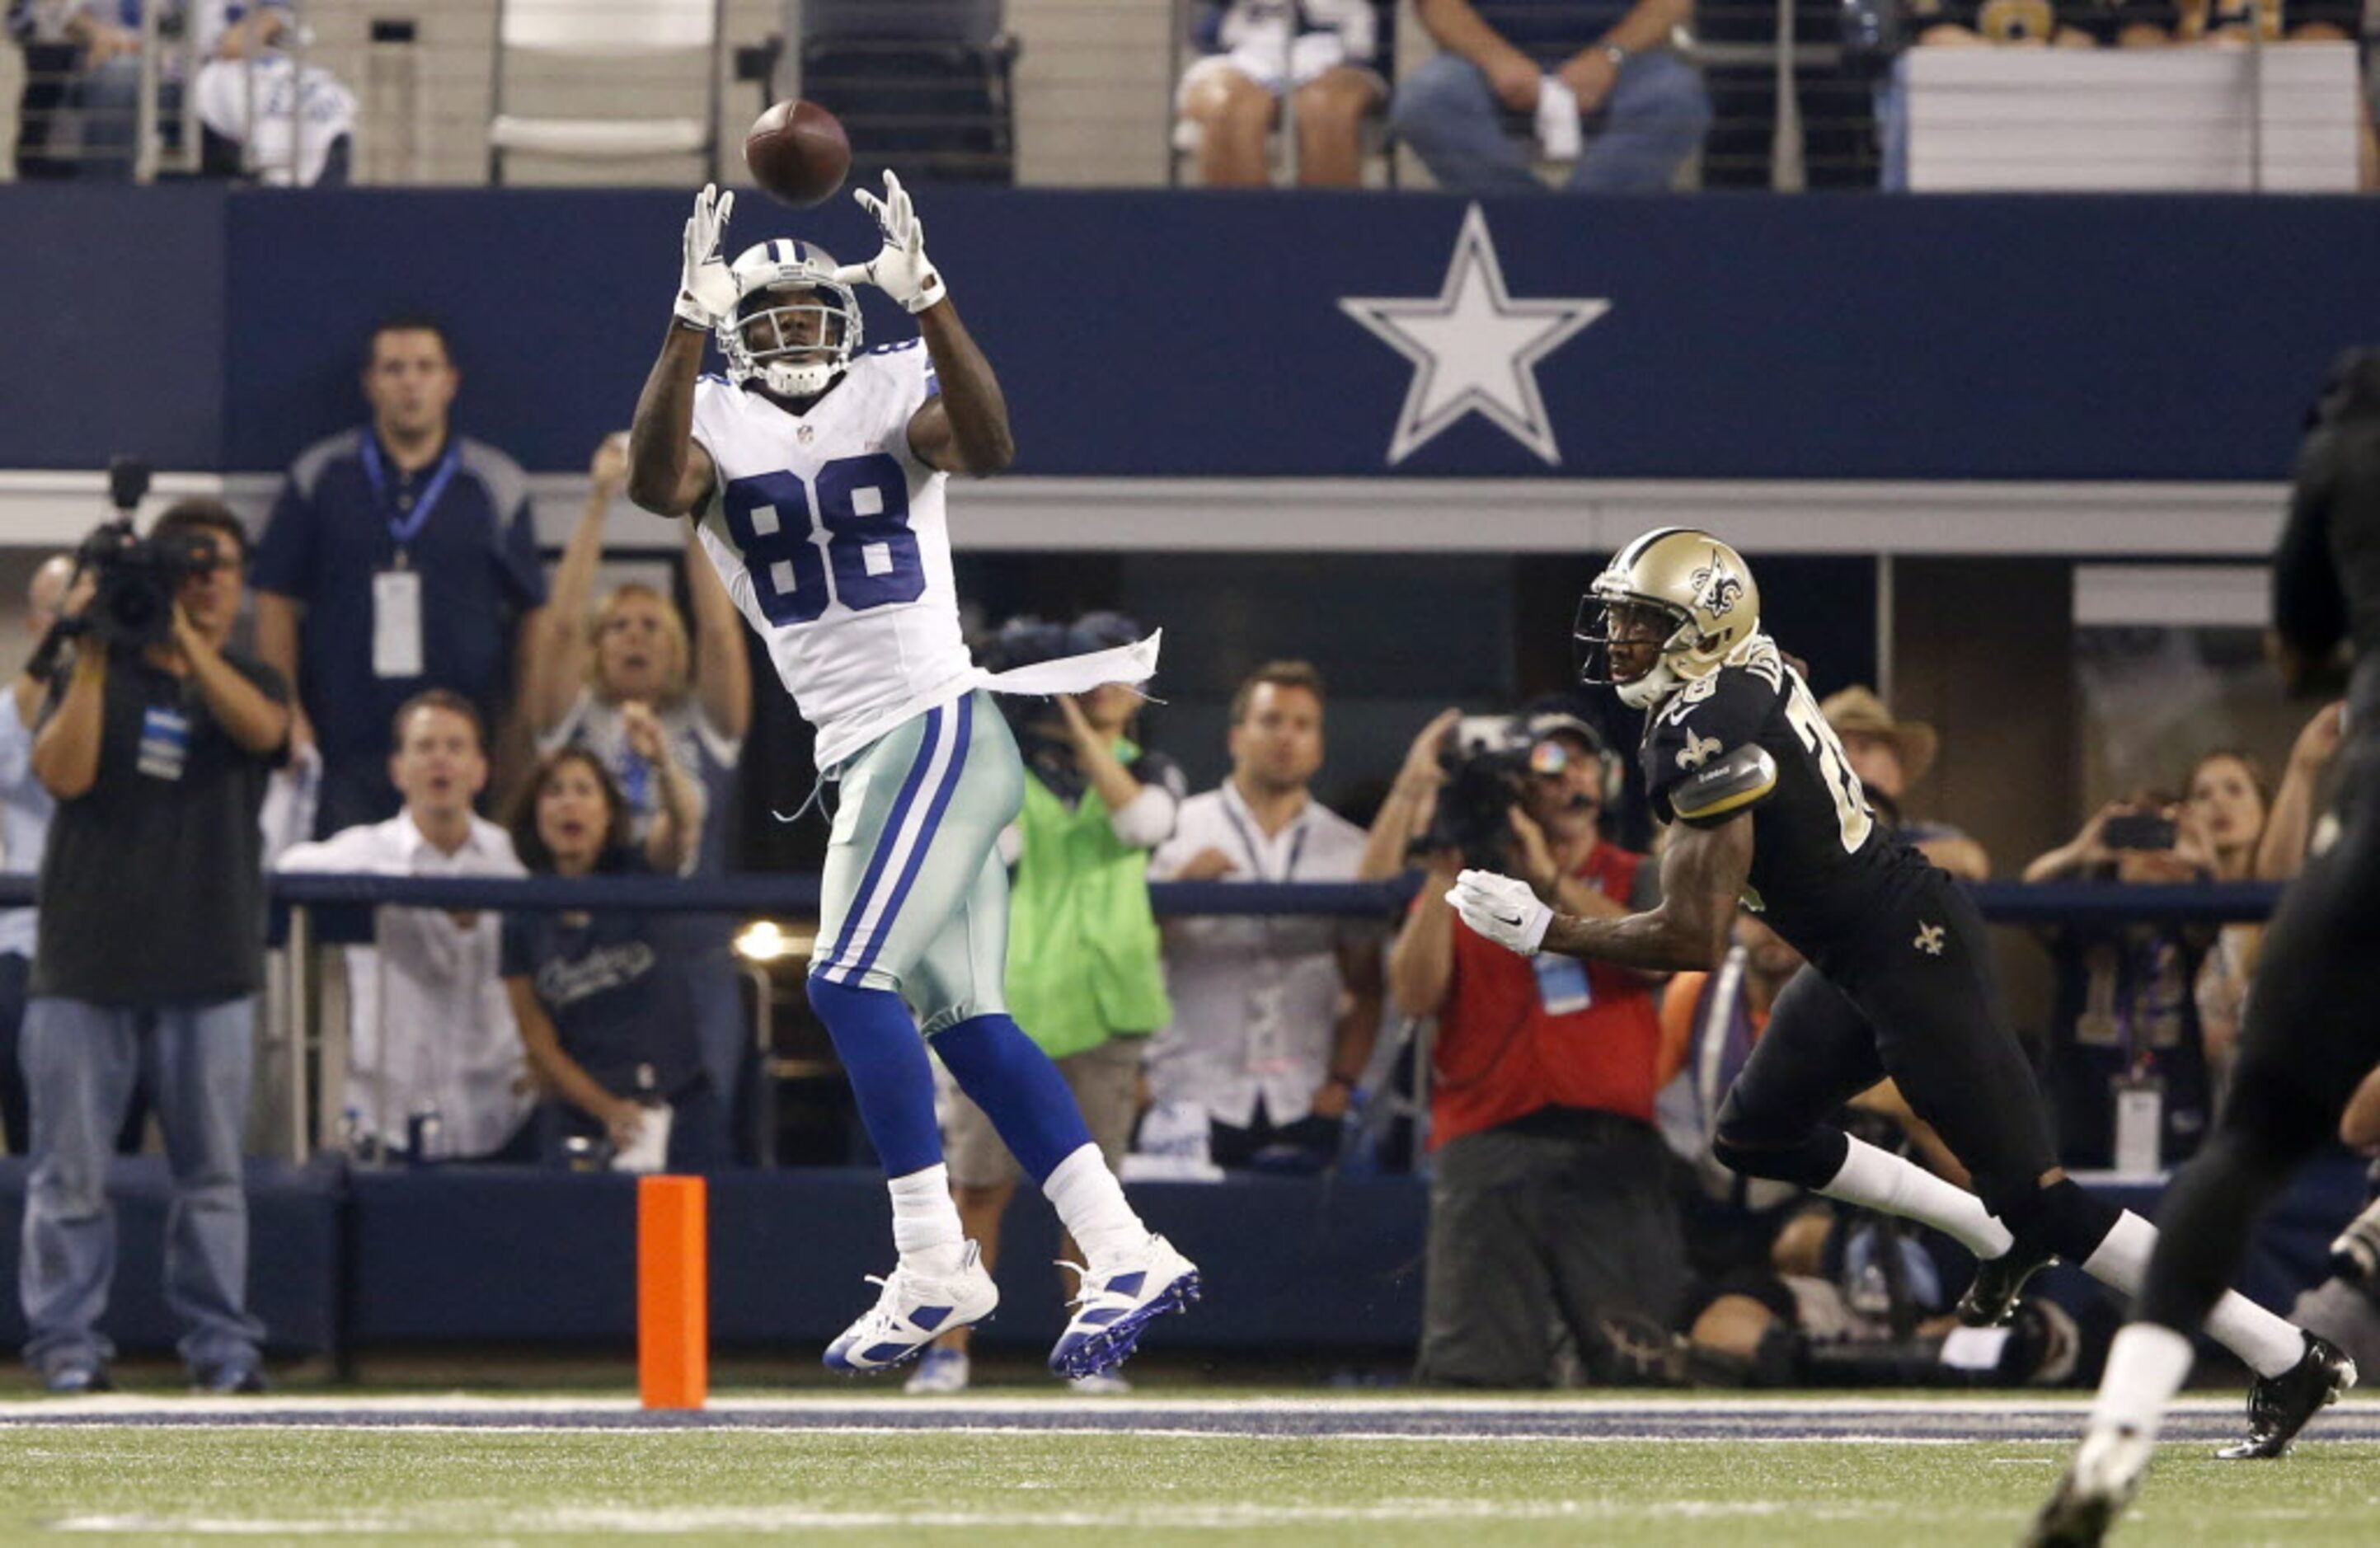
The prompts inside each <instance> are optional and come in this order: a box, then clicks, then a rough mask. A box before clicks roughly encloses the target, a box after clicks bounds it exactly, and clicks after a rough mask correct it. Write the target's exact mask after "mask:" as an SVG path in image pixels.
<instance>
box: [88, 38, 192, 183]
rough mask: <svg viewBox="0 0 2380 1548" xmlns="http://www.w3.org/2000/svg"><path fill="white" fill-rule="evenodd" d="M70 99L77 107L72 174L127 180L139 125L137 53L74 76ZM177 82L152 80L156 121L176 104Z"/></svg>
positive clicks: (174, 110) (178, 98) (179, 101)
mask: <svg viewBox="0 0 2380 1548" xmlns="http://www.w3.org/2000/svg"><path fill="white" fill-rule="evenodd" d="M74 98H75V105H76V106H77V107H78V108H79V109H80V110H81V113H80V116H81V119H82V160H81V164H80V165H79V167H77V168H76V171H75V175H76V176H78V177H83V178H88V179H90V180H91V181H92V182H106V183H128V182H130V181H132V161H133V154H132V152H133V148H134V145H135V143H136V142H137V141H138V139H139V137H140V55H138V54H117V55H116V56H115V58H113V59H110V60H109V61H107V63H105V64H103V65H102V66H100V67H98V68H97V69H94V70H91V71H88V72H86V73H85V74H84V76H83V78H82V79H80V80H79V81H77V82H75V87H74ZM181 105H182V83H181V82H180V81H178V80H161V81H159V82H158V84H157V118H158V122H159V123H160V124H163V123H164V121H165V120H166V119H168V118H170V117H171V116H172V115H174V114H176V113H177V112H179V111H180V110H181Z"/></svg>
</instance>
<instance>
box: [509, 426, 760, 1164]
mask: <svg viewBox="0 0 2380 1548" xmlns="http://www.w3.org/2000/svg"><path fill="white" fill-rule="evenodd" d="M627 459H628V440H627V436H626V435H625V433H621V434H617V435H613V436H609V437H607V438H606V439H605V440H604V441H603V443H602V445H601V446H600V447H598V448H597V449H596V452H595V458H594V462H593V463H592V465H591V466H589V469H588V473H589V480H590V481H589V486H588V492H587V505H586V509H585V510H584V511H583V512H581V514H580V515H579V518H578V526H577V528H576V529H575V530H573V531H572V533H571V535H570V542H569V546H568V547H566V548H565V549H564V550H563V551H562V563H561V565H560V566H559V567H558V568H556V569H555V571H554V573H553V594H552V597H551V598H550V599H549V600H548V603H547V606H546V608H545V610H544V611H543V613H542V614H541V615H540V616H541V619H542V623H541V625H540V631H539V633H540V637H539V639H538V641H537V644H536V647H535V648H534V649H532V650H530V651H529V652H528V668H527V671H526V672H525V673H524V686H523V697H524V699H525V700H526V701H527V707H528V720H529V726H530V729H531V730H532V731H533V732H535V733H536V736H537V741H538V750H539V751H540V752H544V753H551V752H553V751H554V750H555V749H557V748H561V747H585V748H588V749H589V750H590V751H591V752H593V753H594V754H595V756H597V757H598V758H600V759H601V761H602V764H603V767H604V768H607V769H609V770H610V771H611V774H612V779H613V782H615V783H616V784H617V785H618V786H619V788H620V792H621V794H622V795H623V796H624V797H625V799H626V801H627V803H628V810H629V813H630V816H631V823H630V832H631V834H632V836H633V837H634V838H635V839H637V840H642V839H644V838H645V837H646V836H647V835H648V833H649V832H650V829H651V827H652V824H653V821H654V819H655V818H656V817H657V816H660V814H661V788H660V785H659V782H658V781H657V780H655V779H654V777H653V770H652V768H651V767H650V765H649V764H647V763H646V762H645V760H644V758H643V757H642V756H639V755H638V754H637V751H636V749H635V748H634V747H633V746H631V745H630V744H629V739H628V734H627V726H626V720H625V713H626V709H627V707H628V706H630V705H641V706H643V707H646V708H648V709H650V711H651V712H652V715H653V717H654V719H655V720H659V721H660V722H661V728H662V732H663V734H664V735H666V736H667V737H668V738H669V744H670V749H671V753H672V755H673V756H674V757H675V758H676V760H677V763H678V766H679V767H680V768H685V769H687V770H690V771H691V772H692V773H693V774H694V775H695V795H696V797H697V804H698V808H699V810H698V817H699V836H698V838H697V839H695V840H694V841H693V848H694V856H695V863H694V874H695V875H696V876H703V877H715V876H723V875H725V874H726V872H727V869H728V858H727V846H728V819H729V815H730V813H731V811H732V809H733V806H734V800H735V762H736V758H737V757H738V756H740V754H741V753H742V751H743V746H744V733H745V732H746V731H747V729H749V727H750V725H751V721H752V669H751V664H750V660H749V659H748V658H747V656H746V655H745V652H744V629H743V625H742V624H741V623H739V622H738V621H737V619H736V616H735V603H734V602H733V601H731V600H730V599H728V596H727V588H726V587H724V586H722V585H721V584H720V580H719V572H718V571H717V570H716V569H714V568H713V567H712V566H711V562H710V555H709V554H706V553H704V552H703V551H702V544H701V534H700V531H699V529H698V527H697V526H695V524H694V523H692V522H688V523H686V534H685V536H686V592H687V595H688V596H689V597H690V598H691V599H692V600H693V603H694V618H695V625H696V627H695V629H694V631H693V633H692V635H691V637H689V635H688V632H687V629H686V619H685V618H684V617H683V616H681V615H680V613H679V612H678V610H677V607H676V605H675V604H674V602H672V601H671V600H670V599H669V598H668V597H667V596H666V595H664V594H663V593H662V592H661V591H658V590H656V589H655V588H653V587H650V586H645V585H641V584H638V583H634V582H632V583H630V584H628V585H625V586H622V587H618V588H617V589H615V590H614V591H613V592H612V594H611V595H610V596H608V597H606V598H604V599H603V601H602V604H601V606H600V607H594V608H590V607H589V598H590V597H591V595H592V593H593V591H594V587H595V571H596V568H597V566H598V565H599V564H600V563H601V560H602V556H603V522H604V518H605V517H606V515H607V514H609V513H610V511H611V508H612V505H613V502H615V501H617V500H618V499H619V497H620V494H621V492H622V490H625V488H626V484H627V476H628V460H627ZM645 519H646V520H648V521H650V518H645ZM656 923H657V924H659V925H661V926H662V928H664V929H667V930H670V931H673V932H674V933H676V934H677V935H678V937H680V938H679V946H678V949H680V950H681V951H682V952H684V953H685V954H686V960H687V970H688V974H689V983H690V985H691V986H692V989H693V992H694V999H695V1037H696V1040H697V1042H698V1044H699V1045H700V1046H701V1048H702V1067H703V1070H705V1072H706V1073H708V1074H709V1075H710V1084H711V1089H712V1091H713V1092H715V1093H716V1094H717V1095H718V1099H719V1104H720V1107H721V1109H722V1112H724V1113H726V1114H727V1115H728V1124H729V1131H730V1132H731V1134H732V1133H734V1132H735V1131H736V1130H737V1128H738V1125H737V1122H736V1115H738V1114H741V1113H742V1112H743V1111H744V1107H742V1106H741V1105H739V1103H738V1101H737V1095H738V1093H739V1092H740V1091H741V1089H742V1082H743V1076H744V1073H745V1068H746V1066H747V1064H748V1063H750V1062H751V1061H752V1060H753V1058H755V1055H756V1052H757V1049H756V1047H755V1039H754V1037H753V1030H752V1022H751V1019H750V1018H749V1017H747V1015H746V1014H745V1011H744V987H743V970H742V969H741V967H739V966H738V964H737V962H736V960H735V945H734V938H735V921H734V920H733V919H732V918H729V917H726V916H723V915H720V914H677V915H672V916H669V917H667V918H666V919H663V920H659V921H656Z"/></svg>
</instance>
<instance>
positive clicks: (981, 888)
mask: <svg viewBox="0 0 2380 1548" xmlns="http://www.w3.org/2000/svg"><path fill="white" fill-rule="evenodd" d="M837 783H838V785H839V787H840V789H839V791H838V792H837V793H838V795H839V796H840V799H839V800H838V802H837V803H836V806H835V814H834V827H833V830H832V835H831V837H830V838H829V840H828V843H827V855H826V872H825V875H824V877H822V878H821V880H820V901H819V907H820V918H819V937H818V938H819V945H818V949H817V952H816V954H815V955H814V956H813V957H812V958H811V961H810V974H811V975H812V976H813V977H818V978H824V979H826V980H827V981H828V982H830V983H834V984H845V985H849V986H853V987H856V988H857V987H865V988H871V989H890V990H892V991H893V992H894V993H896V994H898V995H900V996H901V998H903V1000H905V1002H906V1003H907V1005H908V1007H909V1010H911V1012H912V1013H913V1014H915V1015H916V1017H917V1024H918V1028H919V1030H920V1031H922V1032H923V1033H924V1034H926V1035H927V1036H929V1037H930V1036H932V1035H933V1034H935V1033H938V1032H940V1031H941V1030H942V1029H943V1028H945V1027H950V1026H954V1025H956V1024H957V1023H959V1022H964V1021H966V1020H968V1019H969V1018H970V1017H975V1016H982V1015H987V1014H990V1013H991V1012H994V1011H1004V1010H1007V1008H1008V1006H1007V1000H1006V998H1005V997H1004V995H1003V993H1002V984H1003V982H1004V976H1005V974H1006V971H1007V962H1008V868H1007V866H1006V865H1003V864H1002V862H1001V858H1000V847H999V845H1000V834H1001V830H1002V829H1003V828H1006V827H1007V826H1008V825H1009V824H1010V823H1012V822H1014V820H1016V813H1017V808H1018V806H1019V804H1021V803H1022V802H1023V800H1024V796H1025V765H1024V762H1023V760H1022V759H1021V758H1019V757H1018V756H1017V752H1016V740H1015V738H1014V737H1013V736H1012V735H1010V734H1009V730H1008V722H1007V720H1005V719H1003V718H1002V715H1001V713H1000V709H999V707H998V706H997V705H995V704H994V703H993V702H992V696H991V695H990V693H989V692H988V691H986V690H984V689H981V688H978V689H977V690H976V691H975V692H973V693H971V694H969V695H967V696H965V698H962V699H959V700H956V701H955V702H953V703H951V704H947V705H944V706H942V707H940V708H936V709H929V710H928V711H927V712H926V713H925V714H923V715H918V716H914V717H912V718H911V719H909V720H905V721H903V722H902V723H901V724H899V725H897V726H895V727H893V728H892V730H891V731H889V732H885V733H884V734H883V735H882V736H880V737H879V738H878V739H877V740H875V741H874V742H871V743H869V744H868V746H867V747H866V748H865V749H863V750H862V751H861V752H859V753H858V754H857V755H856V756H853V757H852V758H851V759H850V760H848V761H847V762H845V763H844V765H843V766H842V768H841V769H840V770H839V777H838V780H837Z"/></svg>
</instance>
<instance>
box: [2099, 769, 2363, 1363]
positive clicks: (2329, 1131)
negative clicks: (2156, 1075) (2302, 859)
mask: <svg viewBox="0 0 2380 1548" xmlns="http://www.w3.org/2000/svg"><path fill="white" fill-rule="evenodd" d="M2339 756H2341V757H2342V758H2344V759H2345V760H2346V763H2345V765H2344V767H2343V768H2342V771H2341V772H2342V778H2341V781H2340V785H2339V795H2338V807H2337V816H2338V820H2339V823H2340V829H2339V834H2338V840H2337V841H2336V842H2335V843H2333V844H2332V845H2331V846H2330V847H2329V848H2328V849H2327V850H2325V852H2324V853H2321V854H2318V855H2315V856H2313V858H2312V859H2310V860H2308V861H2307V863H2306V867H2305V872H2304V874H2303V876H2301V877H2300V878H2299V880H2298V882H2297V883H2296V885H2295V886H2293V887H2291V888H2290V889H2289V892H2288V893H2287V894H2286V895H2284V896H2283V898H2282V899H2281V906H2280V908H2279V910H2278V912H2277V913H2275V914H2274V916H2273V925H2272V928H2271V929H2269V930H2268V931H2266V932H2265V948H2264V952H2263V955H2262V958H2261V959H2260V960H2259V961H2258V963H2257V966H2256V988H2255V993H2253V995H2251V996H2250V997H2249V998H2248V1020H2247V1024H2246V1026H2245V1027H2244V1028H2242V1029H2241V1032H2240V1059H2239V1063H2238V1065H2237V1066H2236V1067H2235V1069H2234V1070H2233V1073H2232V1077H2231V1095H2230V1099H2229V1100H2228V1102H2227V1103H2226V1104H2225V1105H2224V1107H2223V1111H2222V1113H2221V1115H2220V1116H2219V1117H2218V1118H2217V1119H2216V1123H2215V1131H2214V1133H2213V1134H2212V1135H2210V1136H2209V1137H2208V1139H2207V1142H2206V1143H2205V1144H2204V1146H2202V1147H2201V1148H2200V1150H2199V1152H2198V1154H2197V1155H2195V1156H2193V1157H2192V1159H2191V1161H2190V1164H2189V1165H2188V1166H2186V1167H2183V1168H2182V1169H2181V1172H2180V1175H2179V1176H2178V1177H2176V1178H2175V1179H2174V1182H2173V1186H2172V1187H2171V1188H2170V1189H2169V1190H2168V1191H2167V1192H2166V1196H2165V1203H2164V1205H2163V1207H2161V1208H2160V1209H2159V1210H2158V1212H2157V1244H2156V1252H2155V1255H2154V1256H2152V1257H2151V1258H2150V1260H2149V1274H2148V1280H2147V1283H2146V1284H2145V1285H2143V1288H2142V1290H2141V1299H2140V1306H2139V1308H2138V1312H2137V1314H2138V1315H2139V1316H2140V1318H2141V1319H2142V1320H2143V1321H2147V1322H2153V1323H2161V1324H2164V1325H2166V1326H2168V1327H2171V1328H2179V1329H2184V1330H2187V1329H2192V1328H2195V1327H2197V1326H2198V1324H2199V1323H2200V1321H2201V1320H2202V1319H2203V1318H2204V1316H2205V1314H2206V1312H2207V1310H2208V1308H2210V1307H2212V1306H2213V1305H2214V1304H2215V1302H2216V1299H2217V1298H2218V1297H2220V1296H2221V1295H2222V1293H2223V1291H2224V1289H2225V1288H2226V1287H2228V1285H2229V1284H2230V1283H2231V1280H2232V1276H2234V1275H2235V1274H2237V1273H2238V1271H2239V1267H2240V1255H2241V1254H2242V1253H2243V1252H2245V1251H2246V1249H2247V1242H2248V1231H2249V1228H2250V1227H2251V1226H2253V1224H2254V1223H2255V1220H2256V1217H2257V1216H2258V1215H2261V1214H2263V1213H2264V1209H2265V1205H2266V1204H2268V1203H2271V1202H2272V1199H2273V1196H2274V1195H2275V1194H2277V1193H2278V1192H2279V1191H2280V1190H2281V1189H2282V1187H2283V1186H2284V1185H2286V1184H2287V1183H2288V1181H2289V1174H2290V1173H2291V1172H2293V1171H2295V1170H2296V1169H2297V1167H2299V1166H2300V1165H2301V1164H2302V1163H2303V1162H2305V1161H2306V1160H2307V1159H2308V1158H2309V1157H2311V1156H2313V1155H2314V1154H2315V1153H2317V1152H2318V1151H2320V1150H2322V1149H2323V1148H2325V1146H2327V1145H2328V1144H2330V1143H2331V1142H2332V1139H2333V1137H2334V1136H2335V1135H2336V1134H2337V1133H2338V1118H2339V1114H2340V1113H2341V1112H2343V1111H2345V1110H2346V1107H2347V1100H2348V1098H2349V1097H2350V1096H2351V1095H2353V1094H2354V1092H2355V1087H2356V1085H2357V1083H2358V1082H2360V1081H2362V1078H2363V1076H2364V1074H2365V1072H2367V1071H2368V1070H2371V1069H2372V1067H2373V1065H2374V1063H2375V1062H2380V998H2375V991H2380V811H2375V809H2374V808H2375V806H2380V735H2374V733H2373V732H2369V731H2367V732H2364V733H2363V734H2362V735H2361V736H2359V737H2357V738H2356V740H2355V741H2353V742H2351V743H2350V744H2348V746H2347V747H2346V748H2345V749H2343V750H2342V751H2341V753H2340V755H2339Z"/></svg>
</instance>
